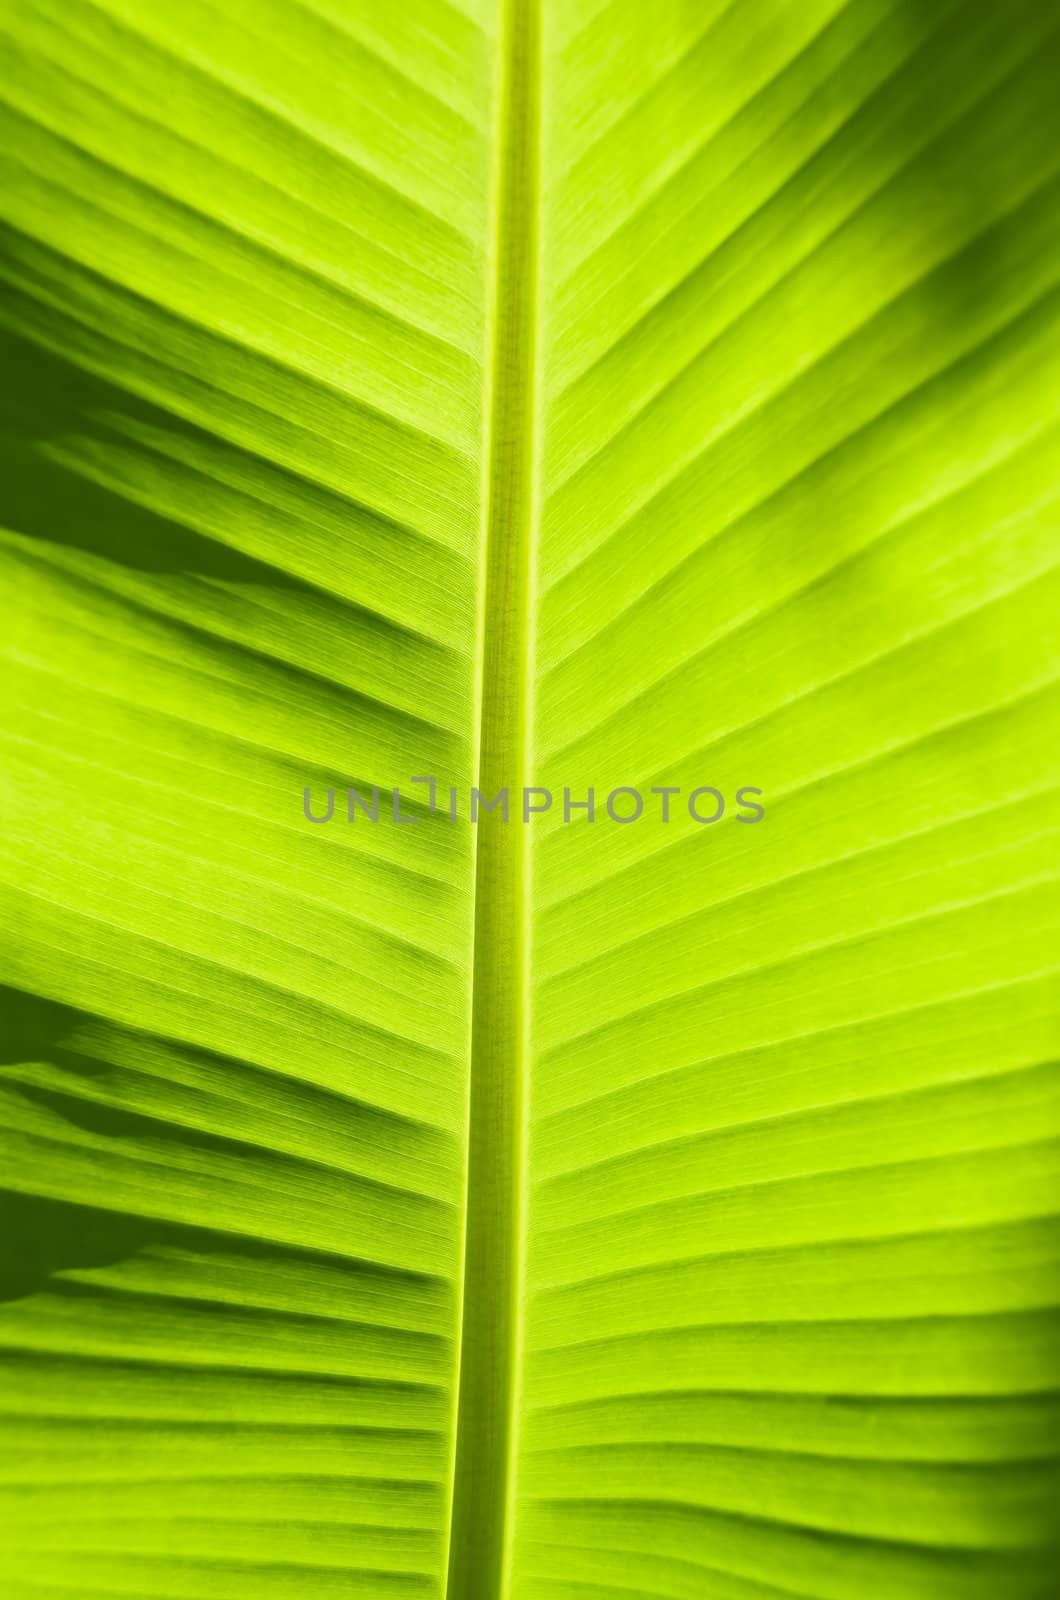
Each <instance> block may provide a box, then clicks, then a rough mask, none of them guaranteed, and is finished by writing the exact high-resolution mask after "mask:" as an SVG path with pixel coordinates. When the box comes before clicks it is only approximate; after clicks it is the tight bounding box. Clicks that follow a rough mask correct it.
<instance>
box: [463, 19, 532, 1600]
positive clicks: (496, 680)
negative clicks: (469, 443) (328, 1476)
mask: <svg viewBox="0 0 1060 1600" xmlns="http://www.w3.org/2000/svg"><path fill="white" fill-rule="evenodd" d="M538 3H539V0H505V14H504V23H503V26H504V33H503V38H502V54H503V64H502V69H501V83H500V91H499V92H500V100H499V118H498V141H499V151H498V159H499V169H498V173H497V183H496V199H495V206H496V213H495V215H496V228H495V235H494V240H495V243H494V252H493V255H494V284H493V294H494V304H493V309H492V326H493V339H492V371H491V376H490V383H491V391H492V393H491V404H490V417H489V446H488V450H489V463H488V485H487V521H486V541H485V544H486V560H485V567H486V570H485V613H484V619H483V626H482V643H481V670H482V683H481V727H480V746H479V775H478V785H479V787H480V789H481V790H482V791H483V793H484V794H485V795H486V796H487V797H492V796H493V795H495V794H496V793H497V792H498V790H501V789H508V791H509V794H510V798H511V803H512V810H511V820H510V821H509V822H507V823H505V822H503V821H502V820H501V814H500V812H499V811H496V812H493V813H483V814H482V815H481V816H480V820H479V822H478V824H477V828H478V833H477V858H476V873H475V897H476V898H475V952H474V979H473V984H474V987H473V999H472V1038H471V1103H470V1145H469V1154H468V1162H469V1166H468V1193H467V1235H466V1241H465V1258H464V1300H463V1322H462V1336H461V1353H460V1392H459V1402H458V1410H457V1432H456V1459H455V1469H454V1487H453V1513H452V1524H451V1530H450V1546H449V1588H448V1596H449V1600H499V1597H501V1596H502V1595H503V1594H504V1592H505V1589H506V1563H507V1549H508V1543H509V1533H510V1521H511V1517H510V1502H511V1482H512V1461H513V1454H514V1446H515V1419H516V1415H517V1404H516V1402H517V1381H518V1368H519V1359H518V1340H519V1327H520V1315H519V1295H520V1286H521V1281H522V1275H523V1274H522V1262H521V1253H522V1237H523V1226H522V1214H523V1203H524V1197H523V1186H524V1178H525V1157H524V1126H525V1109H526V1108H525V1076H526V1071H525V1069H526V1055H527V1049H526V1031H527V985H526V968H527V943H528V932H529V928H528V925H529V905H528V900H529V884H528V868H529V854H528V840H529V829H528V828H527V827H526V826H525V825H524V824H523V822H522V814H521V811H520V809H519V807H520V801H521V791H522V788H523V786H524V784H526V783H527V782H528V781H529V776H528V770H527V769H528V757H527V746H528V739H529V716H528V690H529V686H530V664H529V658H530V641H531V604H530V595H531V552H532V520H533V491H534V418H535V365H536V362H535V301H536V294H537V284H536V277H537V207H538V194H537V185H538V171H537V169H538V73H539V59H538V52H539V41H538V16H537V9H538Z"/></svg>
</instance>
